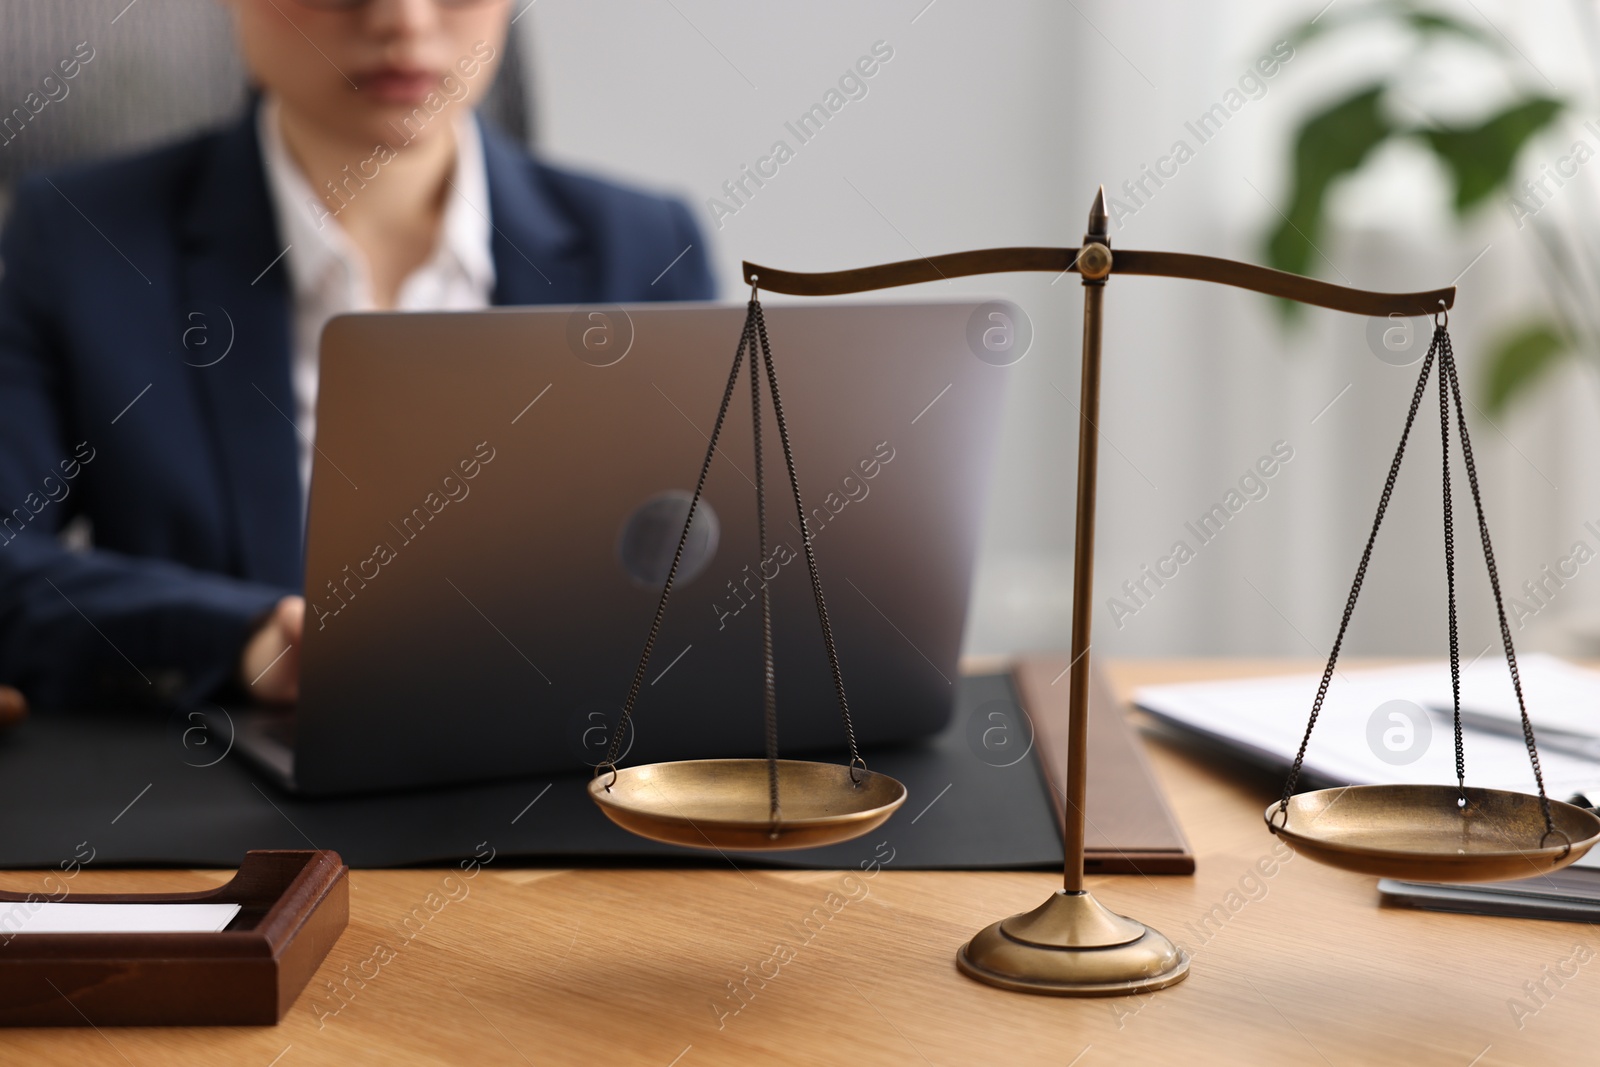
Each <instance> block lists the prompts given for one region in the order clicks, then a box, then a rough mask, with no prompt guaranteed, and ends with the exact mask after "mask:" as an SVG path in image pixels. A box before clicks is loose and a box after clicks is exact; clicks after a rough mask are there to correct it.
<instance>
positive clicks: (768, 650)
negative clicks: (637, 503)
mask: <svg viewBox="0 0 1600 1067" xmlns="http://www.w3.org/2000/svg"><path fill="white" fill-rule="evenodd" d="M759 307H760V305H759V304H758V303H757V302H756V300H755V298H754V296H752V297H751V300H750V309H749V311H748V312H747V313H746V316H745V322H746V324H747V325H746V327H745V329H746V331H747V332H748V330H749V326H748V323H749V322H751V321H752V319H753V318H754V317H755V316H756V315H757V314H758V311H757V309H758V308H759ZM757 363H758V360H757V359H756V353H755V348H754V346H753V345H752V347H751V349H750V423H751V435H752V437H753V438H754V441H755V453H756V538H757V546H756V547H757V554H756V558H757V559H758V560H760V561H761V563H760V564H759V565H758V566H757V570H758V571H760V572H761V662H762V672H763V673H762V679H763V681H764V682H765V685H766V690H765V694H764V696H765V703H764V704H763V718H764V720H765V723H766V735H767V793H768V802H769V805H770V806H769V815H770V818H771V821H772V831H771V833H772V836H773V837H777V836H778V823H779V821H780V810H781V809H780V808H779V805H778V685H777V678H776V671H775V670H774V667H773V662H772V589H771V583H770V582H769V581H768V579H767V575H766V571H765V568H766V565H767V479H766V470H765V466H764V463H763V460H762V458H761V368H760V367H759V366H758V365H757Z"/></svg>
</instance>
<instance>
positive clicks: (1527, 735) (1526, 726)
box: [1438, 329, 1571, 848]
mask: <svg viewBox="0 0 1600 1067" xmlns="http://www.w3.org/2000/svg"><path fill="white" fill-rule="evenodd" d="M1438 337H1439V338H1440V340H1441V342H1442V349H1443V353H1444V354H1443V357H1442V359H1441V361H1440V364H1439V368H1440V369H1439V373H1440V374H1448V375H1449V377H1450V393H1451V395H1452V397H1453V398H1454V399H1455V404H1456V428H1457V430H1458V431H1459V432H1460V434H1461V458H1462V460H1463V461H1464V462H1465V464H1466V468H1467V484H1469V485H1470V486H1471V487H1472V506H1473V509H1474V510H1475V511H1476V512H1477V513H1478V536H1479V537H1480V538H1481V539H1482V540H1483V562H1484V565H1485V567H1486V569H1487V570H1488V571H1489V588H1490V589H1492V590H1494V608H1495V612H1496V613H1497V614H1498V616H1499V619H1500V642H1501V644H1502V645H1503V646H1504V647H1505V652H1506V667H1507V668H1508V669H1509V670H1510V671H1511V688H1512V689H1514V690H1516V694H1517V711H1518V712H1519V713H1520V715H1521V718H1522V740H1523V743H1524V744H1526V745H1527V747H1528V762H1529V763H1531V764H1532V765H1533V779H1534V781H1535V782H1537V783H1538V786H1539V807H1540V810H1541V811H1542V813H1543V815H1544V836H1543V837H1541V838H1540V839H1539V841H1540V844H1541V845H1543V843H1544V840H1545V838H1548V837H1549V836H1550V835H1551V834H1556V833H1561V831H1559V830H1557V829H1556V828H1555V823H1554V822H1553V821H1552V820H1551V816H1550V798H1549V797H1548V796H1547V795H1546V794H1545V791H1544V771H1543V770H1542V769H1541V768H1540V767H1539V746H1538V744H1537V743H1536V742H1535V741H1534V737H1533V723H1532V721H1531V720H1529V718H1528V706H1527V703H1526V702H1525V701H1524V700H1523V697H1522V675H1521V673H1520V672H1519V671H1518V670H1517V652H1516V649H1515V648H1514V647H1513V646H1512V643H1511V627H1510V625H1508V624H1507V622H1506V605H1505V600H1504V598H1503V597H1502V596H1501V594H1500V571H1499V568H1498V567H1496V566H1495V562H1494V547H1493V546H1492V545H1491V544H1490V543H1489V523H1488V521H1487V520H1486V519H1485V518H1484V514H1483V496H1482V494H1481V493H1480V492H1479V490H1478V466H1477V464H1476V463H1475V462H1474V461H1473V458H1472V439H1471V438H1470V437H1468V436H1467V416H1466V412H1465V411H1463V410H1462V407H1461V382H1460V380H1459V379H1458V378H1457V377H1456V357H1455V353H1454V351H1452V349H1451V347H1450V335H1449V334H1448V333H1446V332H1445V331H1444V330H1443V329H1440V330H1439V331H1438ZM1563 836H1565V835H1563ZM1567 845H1568V847H1569V848H1570V847H1571V841H1570V840H1569V841H1568V843H1567Z"/></svg>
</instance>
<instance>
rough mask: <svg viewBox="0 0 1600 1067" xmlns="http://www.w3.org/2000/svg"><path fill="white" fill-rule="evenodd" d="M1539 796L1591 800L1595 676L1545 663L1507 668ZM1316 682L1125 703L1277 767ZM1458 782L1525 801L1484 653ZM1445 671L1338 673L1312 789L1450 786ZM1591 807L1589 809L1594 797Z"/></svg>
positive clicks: (1515, 743)
mask: <svg viewBox="0 0 1600 1067" xmlns="http://www.w3.org/2000/svg"><path fill="white" fill-rule="evenodd" d="M1518 666H1519V668H1520V674H1521V677H1522V690H1523V695H1524V697H1525V699H1526V702H1527V707H1528V714H1529V717H1530V719H1531V720H1532V721H1533V725H1534V728H1535V730H1536V732H1537V733H1538V739H1539V759H1540V764H1541V766H1542V767H1543V770H1544V780H1545V787H1546V789H1547V791H1548V792H1549V794H1550V795H1551V796H1553V797H1556V798H1558V799H1566V798H1567V797H1568V796H1571V795H1573V794H1577V793H1585V794H1587V793H1589V792H1591V791H1594V792H1596V793H1600V673H1596V672H1594V671H1589V670H1584V669H1582V668H1580V667H1574V666H1572V665H1571V664H1569V663H1566V662H1563V661H1562V660H1559V659H1556V658H1555V657H1553V656H1543V655H1531V656H1525V657H1523V658H1521V659H1520V660H1519V661H1518ZM1320 681H1321V675H1320V674H1301V675H1288V676H1278V677H1272V678H1251V679H1243V680H1230V681H1219V682H1196V683H1189V684H1183V685H1162V686H1147V687H1145V688H1143V689H1140V690H1138V691H1137V692H1135V693H1134V695H1133V702H1134V704H1135V705H1137V706H1138V707H1140V708H1142V709H1144V710H1145V711H1147V712H1149V713H1150V714H1152V715H1155V716H1157V717H1158V718H1161V719H1164V720H1166V721H1168V722H1171V723H1174V724H1176V725H1178V726H1181V727H1184V728H1186V729H1188V730H1192V731H1195V732H1197V733H1200V734H1203V735H1205V736H1207V737H1210V738H1212V739H1214V740H1217V741H1220V742H1222V743H1223V744H1226V745H1228V746H1229V747H1231V748H1234V749H1237V750H1238V751H1240V752H1243V753H1245V754H1247V755H1250V756H1252V757H1254V758H1256V759H1258V760H1259V761H1261V762H1263V763H1266V764H1268V765H1271V766H1275V767H1282V768H1284V769H1287V768H1288V766H1289V764H1290V762H1291V761H1292V760H1293V759H1294V754H1295V751H1296V749H1298V748H1299V745H1300V738H1301V736H1302V735H1303V734H1304V733H1305V728H1306V718H1307V717H1308V716H1309V715H1310V713H1311V704H1312V701H1313V700H1314V699H1315V697H1316V694H1317V685H1318V683H1319V682H1320ZM1461 705H1462V719H1463V723H1464V724H1465V730H1464V739H1465V748H1466V769H1467V783H1468V784H1469V785H1479V786H1486V787H1493V788H1500V789H1515V790H1519V791H1522V792H1532V791H1533V789H1534V781H1533V769H1532V767H1531V765H1530V764H1529V762H1528V753H1527V749H1526V748H1525V747H1524V745H1523V741H1522V728H1521V725H1520V721H1519V719H1518V716H1517V704H1516V694H1515V692H1514V691H1513V690H1512V687H1511V679H1510V675H1509V673H1508V672H1507V670H1506V664H1505V660H1503V659H1501V658H1498V657H1497V656H1496V655H1495V653H1494V652H1493V651H1491V652H1490V653H1488V654H1486V655H1484V656H1483V657H1481V658H1480V659H1479V660H1478V661H1477V662H1475V663H1473V664H1472V665H1470V666H1469V667H1467V668H1466V669H1465V670H1463V671H1462V687H1461ZM1450 709H1451V686H1450V667H1449V664H1448V663H1446V662H1444V661H1442V660H1441V661H1438V662H1430V663H1423V664H1417V665H1412V666H1405V667H1386V668H1380V669H1375V670H1343V669H1341V670H1339V671H1337V672H1336V673H1335V674H1334V677H1333V682H1332V684H1331V685H1330V686H1329V688H1328V695H1327V699H1326V700H1325V701H1324V702H1323V705H1322V714H1321V715H1320V716H1319V718H1318V720H1317V728H1316V731H1315V732H1314V733H1313V734H1312V735H1311V745H1310V748H1309V749H1307V752H1306V762H1305V769H1306V772H1307V773H1308V774H1309V775H1310V776H1311V778H1312V779H1313V781H1315V782H1317V783H1319V784H1333V785H1346V784H1356V785H1369V784H1378V783H1391V782H1423V783H1444V784H1450V783H1453V782H1455V780H1456V769H1455V744H1454V738H1453V735H1452V729H1453V727H1452V723H1451V714H1450ZM1596 799H1600V796H1597V797H1596Z"/></svg>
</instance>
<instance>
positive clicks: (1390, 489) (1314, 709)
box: [1273, 330, 1443, 822]
mask: <svg viewBox="0 0 1600 1067" xmlns="http://www.w3.org/2000/svg"><path fill="white" fill-rule="evenodd" d="M1442 333H1443V331H1442V330H1435V331H1434V334H1433V343H1432V344H1430V345H1429V346H1428V354H1427V355H1426V356H1425V357H1423V360H1422V373H1421V374H1419V375H1417V387H1416V389H1415V391H1413V392H1412V394H1411V407H1410V409H1409V410H1408V411H1407V412H1406V426H1405V429H1404V430H1402V431H1401V432H1400V445H1399V447H1398V448H1396V449H1395V452H1394V460H1393V461H1392V462H1391V463H1390V464H1389V476H1388V478H1386V479H1385V480H1384V483H1383V494H1382V495H1381V496H1380V497H1379V498H1378V514H1377V517H1376V518H1374V519H1373V520H1372V532H1371V533H1369V534H1368V535H1367V544H1366V547H1365V548H1363V549H1362V550H1361V562H1360V563H1358V564H1356V577H1355V581H1354V582H1353V583H1351V586H1350V596H1349V598H1348V599H1347V600H1346V601H1345V605H1344V617H1343V618H1342V619H1340V620H1339V632H1338V634H1337V635H1336V636H1335V637H1334V639H1333V648H1332V650H1331V651H1330V652H1329V653H1328V665H1327V667H1325V668H1323V671H1322V683H1321V684H1320V685H1318V686H1317V696H1316V699H1315V700H1313V701H1312V702H1311V718H1310V720H1309V721H1308V722H1307V723H1306V732H1305V736H1304V737H1302V738H1301V739H1300V750H1299V751H1298V752H1296V753H1295V756H1294V766H1293V767H1291V768H1290V770H1289V779H1288V781H1286V782H1284V784H1283V797H1282V799H1280V800H1279V801H1278V811H1279V812H1282V813H1283V817H1284V820H1285V821H1286V822H1287V821H1288V818H1289V798H1290V797H1291V796H1292V795H1294V787H1295V784H1296V783H1297V782H1298V781H1299V780H1300V767H1301V765H1302V764H1303V763H1305V759H1306V748H1307V746H1308V745H1310V744H1311V731H1312V730H1314V729H1316V726H1317V716H1318V715H1319V714H1321V712H1322V702H1323V701H1324V700H1325V699H1327V696H1328V685H1329V684H1330V683H1331V682H1332V681H1333V670H1334V667H1335V665H1336V664H1337V663H1338V662H1339V648H1340V646H1341V645H1343V644H1344V634H1345V631H1346V630H1347V629H1349V627H1350V617H1351V616H1352V615H1354V614H1355V610H1356V598H1357V597H1359V596H1360V595H1361V583H1362V582H1364V581H1365V580H1366V577H1367V564H1368V563H1369V562H1370V561H1371V560H1372V546H1373V545H1374V544H1375V543H1376V542H1377V540H1378V528H1379V527H1380V526H1382V525H1383V516H1384V513H1385V512H1387V511H1388V510H1389V498H1390V497H1391V496H1392V495H1394V483H1395V479H1396V478H1397V477H1399V475H1400V461H1401V460H1402V459H1404V458H1405V454H1406V441H1407V440H1408V439H1409V438H1410V437H1411V426H1412V423H1414V422H1415V421H1416V418H1417V409H1418V408H1420V407H1421V406H1422V393H1423V390H1425V389H1426V388H1427V385H1428V374H1429V372H1430V371H1432V370H1433V360H1434V357H1435V356H1436V355H1437V354H1438V351H1439V337H1440V335H1441V334H1442ZM1273 815H1274V818H1275V817H1276V816H1277V812H1274V813H1273Z"/></svg>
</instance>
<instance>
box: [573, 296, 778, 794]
mask: <svg viewBox="0 0 1600 1067" xmlns="http://www.w3.org/2000/svg"><path fill="white" fill-rule="evenodd" d="M746 349H749V351H750V361H751V363H752V365H753V364H754V363H755V358H756V353H755V338H754V331H753V330H752V329H751V320H750V318H748V317H746V319H745V323H744V333H743V334H742V335H741V336H740V337H739V348H738V350H737V351H735V352H734V354H733V369H732V370H730V371H729V372H728V385H727V387H726V388H725V389H723V391H722V406H721V407H719V408H718V409H717V421H716V423H715V424H714V425H713V426H712V427H711V437H710V438H709V444H708V445H707V446H706V458H705V461H704V462H702V463H701V464H700V480H699V481H697V482H696V483H695V487H694V496H693V497H692V498H690V500H689V515H688V517H687V518H685V519H684V520H683V533H681V534H679V535H678V549H677V551H676V552H674V553H673V554H672V566H671V567H669V568H668V569H667V580H666V583H665V584H664V585H662V587H661V599H660V600H659V601H657V602H656V615H655V618H654V619H653V620H652V621H651V623H650V633H649V636H647V637H646V638H645V641H644V653H643V655H641V656H640V657H639V666H638V668H637V669H636V670H635V671H634V672H633V683H632V684H631V685H629V686H628V699H627V701H626V702H625V703H624V704H623V706H622V718H620V719H618V720H617V728H616V731H615V732H614V733H613V734H612V735H611V745H610V747H609V748H608V749H607V750H606V758H605V760H604V762H602V763H600V764H598V765H596V767H595V769H594V772H595V774H596V775H599V773H600V771H601V770H602V769H607V768H608V769H610V771H611V773H612V776H613V777H615V775H616V772H617V754H618V753H619V752H620V751H621V750H622V739H623V738H624V737H626V736H627V733H628V723H629V722H630V721H631V720H632V718H633V706H634V704H635V703H637V702H638V699H639V688H640V686H641V685H642V684H643V682H644V672H645V670H646V668H647V667H648V666H649V665H650V653H651V651H652V650H653V649H654V648H655V645H656V638H657V637H658V636H659V635H660V633H661V620H662V619H663V618H664V617H665V616H666V613H667V597H668V596H669V595H671V593H672V581H673V579H674V578H676V577H677V575H678V564H679V563H680V562H681V561H682V560H683V546H684V545H685V544H686V543H688V540H689V529H690V527H691V526H693V524H694V513H695V509H696V508H698V507H699V506H700V497H701V494H703V493H704V492H705V488H706V476H707V475H708V474H710V472H711V460H712V458H713V457H715V456H716V454H717V438H719V437H721V436H722V424H723V422H724V421H725V420H726V419H727V417H728V405H729V404H730V403H731V402H732V401H733V390H734V386H735V385H736V384H737V383H738V381H739V367H740V366H741V365H742V364H743V362H744V354H745V350H746ZM610 788H611V786H610V784H609V783H608V784H607V785H606V789H607V790H608V791H609V790H610Z"/></svg>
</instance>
